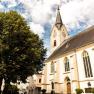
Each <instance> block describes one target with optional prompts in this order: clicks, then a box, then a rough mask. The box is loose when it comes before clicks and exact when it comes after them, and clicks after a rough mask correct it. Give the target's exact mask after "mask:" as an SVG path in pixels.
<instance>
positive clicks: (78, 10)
mask: <svg viewBox="0 0 94 94" xmlns="http://www.w3.org/2000/svg"><path fill="white" fill-rule="evenodd" d="M1 1H2V2H6V4H7V8H6V7H5V5H6V4H5V5H4V4H3V3H0V11H2V10H7V9H14V8H15V10H17V11H18V10H19V12H20V14H21V15H22V16H23V17H24V18H25V19H26V20H27V21H28V23H29V25H30V28H31V30H32V31H34V32H35V33H36V34H38V35H39V36H40V38H44V42H45V46H46V47H47V48H48V49H49V46H48V45H49V39H48V38H49V37H47V36H48V35H49V34H47V33H50V32H51V31H50V30H49V29H44V28H45V25H48V24H50V25H51V26H52V25H53V24H54V23H55V19H56V13H57V11H56V8H57V5H58V4H60V13H61V16H62V20H63V23H64V24H65V25H66V27H67V30H68V31H69V32H70V31H71V32H73V33H71V34H74V33H77V32H78V31H82V30H83V29H86V28H87V27H89V26H91V25H94V0H1ZM21 4H22V6H21ZM18 5H19V6H18ZM17 6H18V7H17ZM21 7H23V9H24V10H25V11H21ZM45 33H46V34H45ZM44 35H45V36H46V35H47V36H46V37H45V36H44Z"/></svg>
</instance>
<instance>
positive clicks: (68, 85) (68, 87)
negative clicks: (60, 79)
mask: <svg viewBox="0 0 94 94" xmlns="http://www.w3.org/2000/svg"><path fill="white" fill-rule="evenodd" d="M67 94H71V83H69V82H68V83H67Z"/></svg>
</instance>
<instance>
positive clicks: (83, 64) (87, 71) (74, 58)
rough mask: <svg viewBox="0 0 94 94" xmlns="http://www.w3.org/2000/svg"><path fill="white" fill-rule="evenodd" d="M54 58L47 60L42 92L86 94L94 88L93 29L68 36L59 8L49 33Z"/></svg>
mask: <svg viewBox="0 0 94 94" xmlns="http://www.w3.org/2000/svg"><path fill="white" fill-rule="evenodd" d="M50 35H51V36H50V51H51V55H50V56H49V57H48V58H47V60H46V61H45V66H44V69H43V75H42V89H46V93H47V94H51V91H54V92H55V94H76V92H75V89H83V92H84V93H83V94H88V93H91V89H94V26H91V27H90V28H88V29H86V30H84V31H82V32H80V33H78V34H76V35H75V36H69V34H68V31H67V29H66V27H65V25H64V24H63V22H62V18H61V15H60V11H59V9H58V10H57V17H56V22H55V24H54V26H53V28H52V31H51V34H50ZM91 94H92V93H91Z"/></svg>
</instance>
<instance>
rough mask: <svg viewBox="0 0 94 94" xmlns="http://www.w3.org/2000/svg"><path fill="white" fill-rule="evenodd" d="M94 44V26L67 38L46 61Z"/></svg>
mask: <svg viewBox="0 0 94 94" xmlns="http://www.w3.org/2000/svg"><path fill="white" fill-rule="evenodd" d="M90 43H94V26H92V27H90V28H88V29H86V30H84V31H83V32H80V33H78V34H77V35H75V36H73V37H70V38H68V39H67V40H66V41H65V42H63V43H62V44H61V46H60V47H58V48H57V49H56V50H55V51H54V52H53V53H52V54H51V55H50V56H49V57H48V59H47V60H46V61H50V60H53V59H54V58H57V57H59V56H60V55H63V54H65V53H68V52H71V51H73V50H75V49H77V48H79V47H82V46H85V45H88V44H90Z"/></svg>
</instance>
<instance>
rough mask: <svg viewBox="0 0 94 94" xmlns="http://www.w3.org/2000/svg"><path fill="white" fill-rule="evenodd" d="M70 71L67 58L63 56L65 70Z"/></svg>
mask: <svg viewBox="0 0 94 94" xmlns="http://www.w3.org/2000/svg"><path fill="white" fill-rule="evenodd" d="M67 71H70V64H69V59H68V58H67V57H66V58H65V72H67Z"/></svg>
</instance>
